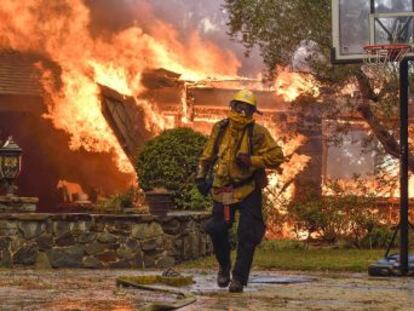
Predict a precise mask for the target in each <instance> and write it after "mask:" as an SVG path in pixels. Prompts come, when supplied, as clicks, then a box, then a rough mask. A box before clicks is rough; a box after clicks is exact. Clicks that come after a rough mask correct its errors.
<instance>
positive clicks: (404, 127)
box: [400, 59, 408, 275]
mask: <svg viewBox="0 0 414 311" xmlns="http://www.w3.org/2000/svg"><path fill="white" fill-rule="evenodd" d="M400 126H401V127H400V148H401V149H400V152H401V159H400V239H401V241H400V264H401V266H400V269H401V274H402V275H407V274H408V60H407V59H403V60H402V61H401V63H400Z"/></svg>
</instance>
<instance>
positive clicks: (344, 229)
mask: <svg viewBox="0 0 414 311" xmlns="http://www.w3.org/2000/svg"><path fill="white" fill-rule="evenodd" d="M355 183H356V186H357V187H358V189H359V190H360V192H359V193H363V194H364V195H354V194H350V192H349V191H347V189H346V188H344V187H343V186H340V185H339V183H338V182H335V181H334V182H331V183H329V184H327V187H328V188H329V190H330V193H331V195H329V196H320V195H311V196H308V197H306V198H304V199H302V200H301V201H299V202H295V203H294V204H292V206H291V207H290V216H292V217H293V219H294V221H295V223H296V224H297V227H296V228H297V230H298V231H307V232H309V233H310V234H311V233H316V234H317V236H318V237H320V238H321V239H322V240H324V241H326V242H329V243H335V242H338V241H340V240H341V241H345V242H347V243H348V244H350V245H352V246H356V247H364V246H366V245H367V243H366V239H367V236H370V235H371V234H372V232H373V230H374V229H375V228H377V227H378V226H379V219H378V216H377V215H376V214H375V213H374V210H375V201H376V198H375V196H374V195H371V194H370V192H369V191H368V189H366V186H365V185H364V184H363V183H362V181H361V180H360V179H355ZM372 247H374V246H372Z"/></svg>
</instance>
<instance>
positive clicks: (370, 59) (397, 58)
mask: <svg viewBox="0 0 414 311" xmlns="http://www.w3.org/2000/svg"><path fill="white" fill-rule="evenodd" d="M410 51H411V46H410V45H409V44H401V43H390V44H373V45H366V46H364V52H365V56H366V57H365V58H364V71H365V73H366V74H367V75H368V76H369V77H370V78H372V79H373V80H375V81H376V82H379V83H385V82H389V81H391V80H394V79H396V78H397V79H398V72H399V65H400V62H401V61H402V60H403V58H404V57H405V55H407V53H409V52H410Z"/></svg>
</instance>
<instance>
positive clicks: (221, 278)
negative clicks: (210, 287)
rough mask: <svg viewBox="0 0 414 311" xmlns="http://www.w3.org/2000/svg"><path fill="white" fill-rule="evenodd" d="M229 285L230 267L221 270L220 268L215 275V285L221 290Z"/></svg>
mask: <svg viewBox="0 0 414 311" xmlns="http://www.w3.org/2000/svg"><path fill="white" fill-rule="evenodd" d="M229 283H230V266H228V267H226V268H222V267H221V266H220V269H219V272H218V274H217V285H218V286H219V287H221V288H223V287H227V286H229Z"/></svg>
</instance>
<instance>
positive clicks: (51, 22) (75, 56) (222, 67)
mask: <svg viewBox="0 0 414 311" xmlns="http://www.w3.org/2000/svg"><path fill="white" fill-rule="evenodd" d="M16 12H18V14H16ZM0 18H1V20H2V23H1V24H0V48H3V49H4V48H8V49H13V50H17V51H21V52H29V53H30V52H34V53H37V54H42V55H44V56H46V57H48V58H49V59H51V60H53V61H54V62H56V63H57V64H58V65H59V67H60V69H61V75H60V78H61V81H62V88H61V90H60V91H56V90H55V89H54V88H53V87H52V84H51V83H50V77H51V75H52V74H51V73H50V72H43V82H44V87H45V90H46V92H47V94H48V95H49V96H50V99H51V101H50V103H49V106H48V113H47V114H46V115H45V117H46V118H48V119H50V120H51V121H52V122H53V124H54V126H55V127H56V128H59V129H63V130H65V131H66V132H68V133H69V134H70V136H71V142H70V147H71V148H72V149H79V148H84V149H85V150H87V151H93V152H111V151H112V152H115V154H116V161H117V163H118V167H119V168H120V169H121V170H122V171H126V172H133V169H132V166H131V164H130V163H129V161H128V160H127V157H126V156H125V154H124V153H123V151H122V148H121V147H120V146H119V144H118V142H117V140H116V138H115V136H114V135H113V133H112V131H111V129H110V128H109V126H108V125H107V123H106V121H105V119H104V117H103V115H102V113H101V106H100V101H99V88H98V86H97V83H100V84H103V85H106V86H108V87H111V88H113V89H115V90H117V91H118V92H120V93H123V94H126V95H133V96H134V95H137V94H138V93H139V92H140V91H141V88H142V87H141V85H140V78H141V72H142V71H143V70H144V69H145V68H159V67H163V68H165V69H168V70H171V71H175V72H178V73H180V74H182V79H192V80H194V79H205V78H208V77H211V76H222V77H226V76H227V75H233V76H234V75H236V73H237V69H238V67H239V66H240V63H239V61H238V60H237V58H236V57H235V56H234V55H233V54H231V53H230V52H227V51H223V50H222V49H220V48H218V47H217V46H215V45H213V44H212V43H210V42H206V41H202V40H201V38H200V37H199V36H198V35H197V33H195V32H194V33H192V34H190V36H189V38H190V39H189V42H188V44H187V45H185V44H183V43H181V42H180V41H179V40H178V39H177V38H178V35H177V32H176V31H175V30H174V29H173V28H172V26H170V25H167V24H165V23H163V22H161V21H157V20H154V23H153V26H152V29H151V32H152V33H151V34H148V33H144V32H143V30H142V29H141V28H139V27H137V26H134V27H130V28H128V29H125V30H123V31H122V32H119V33H116V34H113V35H112V36H111V37H110V38H109V39H108V38H105V39H104V38H99V37H92V36H91V34H90V32H89V29H88V26H89V24H90V12H89V9H88V8H87V7H86V6H85V5H84V3H83V1H82V0H61V1H59V2H55V1H42V0H28V1H14V0H3V1H2V2H1V3H0ZM137 104H138V105H140V106H142V107H143V109H144V110H145V111H146V112H147V114H146V115H147V120H146V121H144V122H145V124H146V125H147V127H148V126H149V125H150V124H152V125H153V124H156V125H157V126H158V128H159V129H163V128H164V127H165V122H166V120H164V119H163V117H162V116H161V115H159V114H156V113H154V110H153V109H152V106H151V104H150V103H148V102H146V101H144V100H140V101H137Z"/></svg>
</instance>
